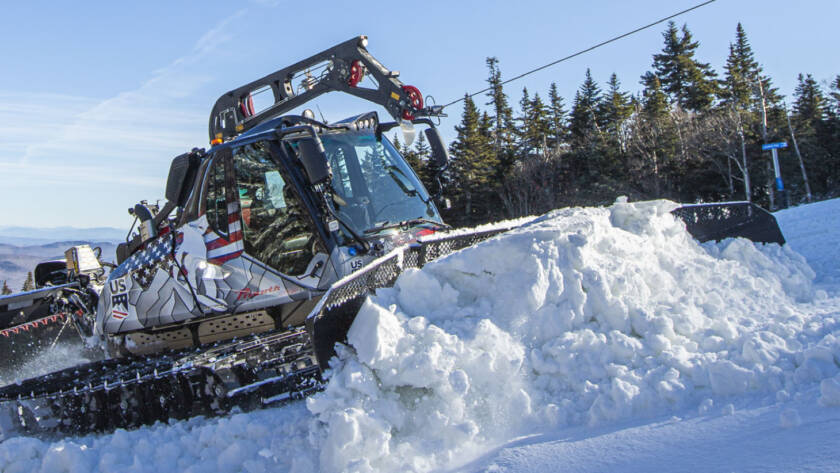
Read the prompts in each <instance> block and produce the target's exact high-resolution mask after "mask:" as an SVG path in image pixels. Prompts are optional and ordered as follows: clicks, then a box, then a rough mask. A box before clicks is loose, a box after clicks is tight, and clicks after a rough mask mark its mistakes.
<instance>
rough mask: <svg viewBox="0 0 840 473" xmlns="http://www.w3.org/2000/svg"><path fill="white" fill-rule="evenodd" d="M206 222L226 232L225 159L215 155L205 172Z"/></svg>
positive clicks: (219, 231) (217, 229)
mask: <svg viewBox="0 0 840 473" xmlns="http://www.w3.org/2000/svg"><path fill="white" fill-rule="evenodd" d="M205 196H206V197H205V208H206V214H207V223H209V224H210V226H211V227H212V228H213V229H214V230H216V232H218V233H219V234H221V235H227V234H228V212H227V199H226V198H225V159H224V155H222V156H217V157H216V158H214V159H213V162H212V163H211V164H210V170H209V171H208V173H207V193H206V194H205Z"/></svg>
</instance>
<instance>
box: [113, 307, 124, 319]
mask: <svg viewBox="0 0 840 473" xmlns="http://www.w3.org/2000/svg"><path fill="white" fill-rule="evenodd" d="M111 317H113V318H115V319H117V320H122V319H124V318H126V317H128V312H123V311H121V310H117V309H114V310H112V311H111Z"/></svg>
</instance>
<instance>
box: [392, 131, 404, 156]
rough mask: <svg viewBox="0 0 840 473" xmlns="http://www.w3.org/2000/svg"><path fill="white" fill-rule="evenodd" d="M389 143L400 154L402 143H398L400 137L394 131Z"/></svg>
mask: <svg viewBox="0 0 840 473" xmlns="http://www.w3.org/2000/svg"><path fill="white" fill-rule="evenodd" d="M391 143H392V144H393V145H394V149H395V150H397V153H400V154H402V144H400V137H399V136H398V135H397V134H396V133H394V139H393V140H391Z"/></svg>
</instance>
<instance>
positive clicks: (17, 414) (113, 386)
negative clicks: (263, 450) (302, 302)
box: [0, 331, 321, 436]
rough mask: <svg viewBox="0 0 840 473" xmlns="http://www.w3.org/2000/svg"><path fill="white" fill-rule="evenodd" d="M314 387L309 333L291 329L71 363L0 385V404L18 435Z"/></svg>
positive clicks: (93, 426)
mask: <svg viewBox="0 0 840 473" xmlns="http://www.w3.org/2000/svg"><path fill="white" fill-rule="evenodd" d="M320 387H321V383H320V378H319V370H318V367H317V364H316V363H315V361H314V356H313V354H312V349H311V344H310V343H309V337H308V335H307V334H306V332H304V331H293V332H282V333H275V334H271V335H268V336H252V337H249V338H247V339H244V340H239V341H235V342H229V343H225V344H221V345H218V346H216V347H213V348H211V349H209V350H206V351H202V352H200V353H186V354H185V353H180V354H169V355H160V356H156V357H154V358H152V359H149V358H145V359H143V358H137V357H134V358H125V359H115V360H104V361H100V362H94V363H89V364H86V365H81V366H77V367H73V368H69V369H66V370H63V371H58V372H55V373H52V374H49V375H46V376H43V377H40V378H36V379H32V380H28V381H25V382H23V383H21V384H17V385H11V386H6V387H4V388H2V389H0V410H3V411H5V412H4V414H7V416H8V417H7V419H8V420H9V421H10V422H11V424H12V428H13V429H14V431H15V434H16V435H21V434H24V435H43V434H49V433H57V434H63V435H80V434H86V433H91V432H106V431H112V430H114V429H117V428H134V427H139V426H141V425H146V424H152V423H154V422H156V421H162V422H166V421H168V420H169V419H186V418H189V417H194V416H198V415H204V416H214V415H221V414H224V413H226V412H229V410H230V409H231V408H232V407H234V406H239V407H240V408H242V409H243V410H250V409H254V408H258V407H261V406H263V405H264V404H266V403H267V402H269V401H272V402H273V401H277V400H281V401H282V400H292V399H296V398H301V397H303V396H305V395H307V394H309V393H311V392H314V391H315V390H317V389H320ZM7 436H8V435H7Z"/></svg>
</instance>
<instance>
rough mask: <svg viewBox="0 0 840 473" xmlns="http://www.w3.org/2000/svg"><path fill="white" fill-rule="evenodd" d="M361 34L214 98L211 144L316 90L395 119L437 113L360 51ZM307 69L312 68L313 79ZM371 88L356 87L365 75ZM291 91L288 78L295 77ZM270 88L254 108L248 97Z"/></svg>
mask: <svg viewBox="0 0 840 473" xmlns="http://www.w3.org/2000/svg"><path fill="white" fill-rule="evenodd" d="M366 46H367V36H359V37H356V38H353V39H350V40H348V41H345V42H343V43H341V44H338V45H336V46H333V47H331V48H329V49H327V50H324V51H322V52H320V53H318V54H315V55H314V56H312V57H309V58H307V59H304V60H302V61H300V62H298V63H296V64H293V65H291V66H289V67H286V68H283V69H280V70H279V71H276V72H273V73H271V74H269V75H267V76H265V77H262V78H260V79H257V80H255V81H253V82H251V83H249V84H246V85H243V86H241V87H238V88H236V89H233V90H231V91H230V92H227V93H226V94H224V95H222V96H221V97H219V99H218V100H217V101H216V104H215V105H214V106H213V111H212V112H211V114H210V140H211V143H213V144H216V143H220V142H222V141H225V140H228V139H230V138H232V137H234V136H236V135H238V134H240V133H243V132H245V131H248V130H249V129H251V128H253V127H255V126H257V125H259V124H260V123H262V122H264V121H265V120H266V119H268V118H271V117H274V116H279V115H282V114H284V113H287V112H289V111H290V110H292V109H294V108H296V107H299V106H301V105H303V104H304V103H306V102H308V101H310V100H312V99H314V98H316V97H318V96H319V95H321V94H324V93H326V92H332V91H339V92H345V93H348V94H351V95H354V96H356V97H359V98H362V99H364V100H367V101H370V102H373V103H376V104H379V105H381V106H382V107H384V108H385V110H387V111H388V113H389V114H390V115H391V116H392V117H394V119H396V120H414V119H415V118H421V117H429V116H437V115H440V114H441V110H442V107H438V106H432V107H425V108H424V107H423V96H422V95H421V94H420V91H419V90H417V88H416V87H413V86H410V85H403V83H402V82H400V81H399V80H398V79H397V77H398V75H399V73H398V72H396V71H390V70H388V69H386V68H385V67H384V66H383V65H382V64H381V63H380V62H379V61H377V60H376V59H375V58H374V57H373V56H371V54H370V53H369V52H368V51H367V49H366ZM313 71H318V75H317V77H315V75H313ZM366 74H367V75H369V76H370V77H371V78H372V79H373V80H372V81H369V82H373V83H374V84H373V85H375V88H371V87H364V86H362V81H363V79H364V77H365V75H366ZM301 77H302V79H301V83H300V85H299V87H297V89H296V88H295V85H294V84H293V80H294V79H298V78H301ZM269 90H270V92H271V94H272V95H273V100H274V101H273V104H272V105H270V106H268V107H265V108H264V109H262V110H255V109H254V99H253V97H254V96H255V95H256V94H257V93H260V94H261V93H265V92H268V91H269Z"/></svg>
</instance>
